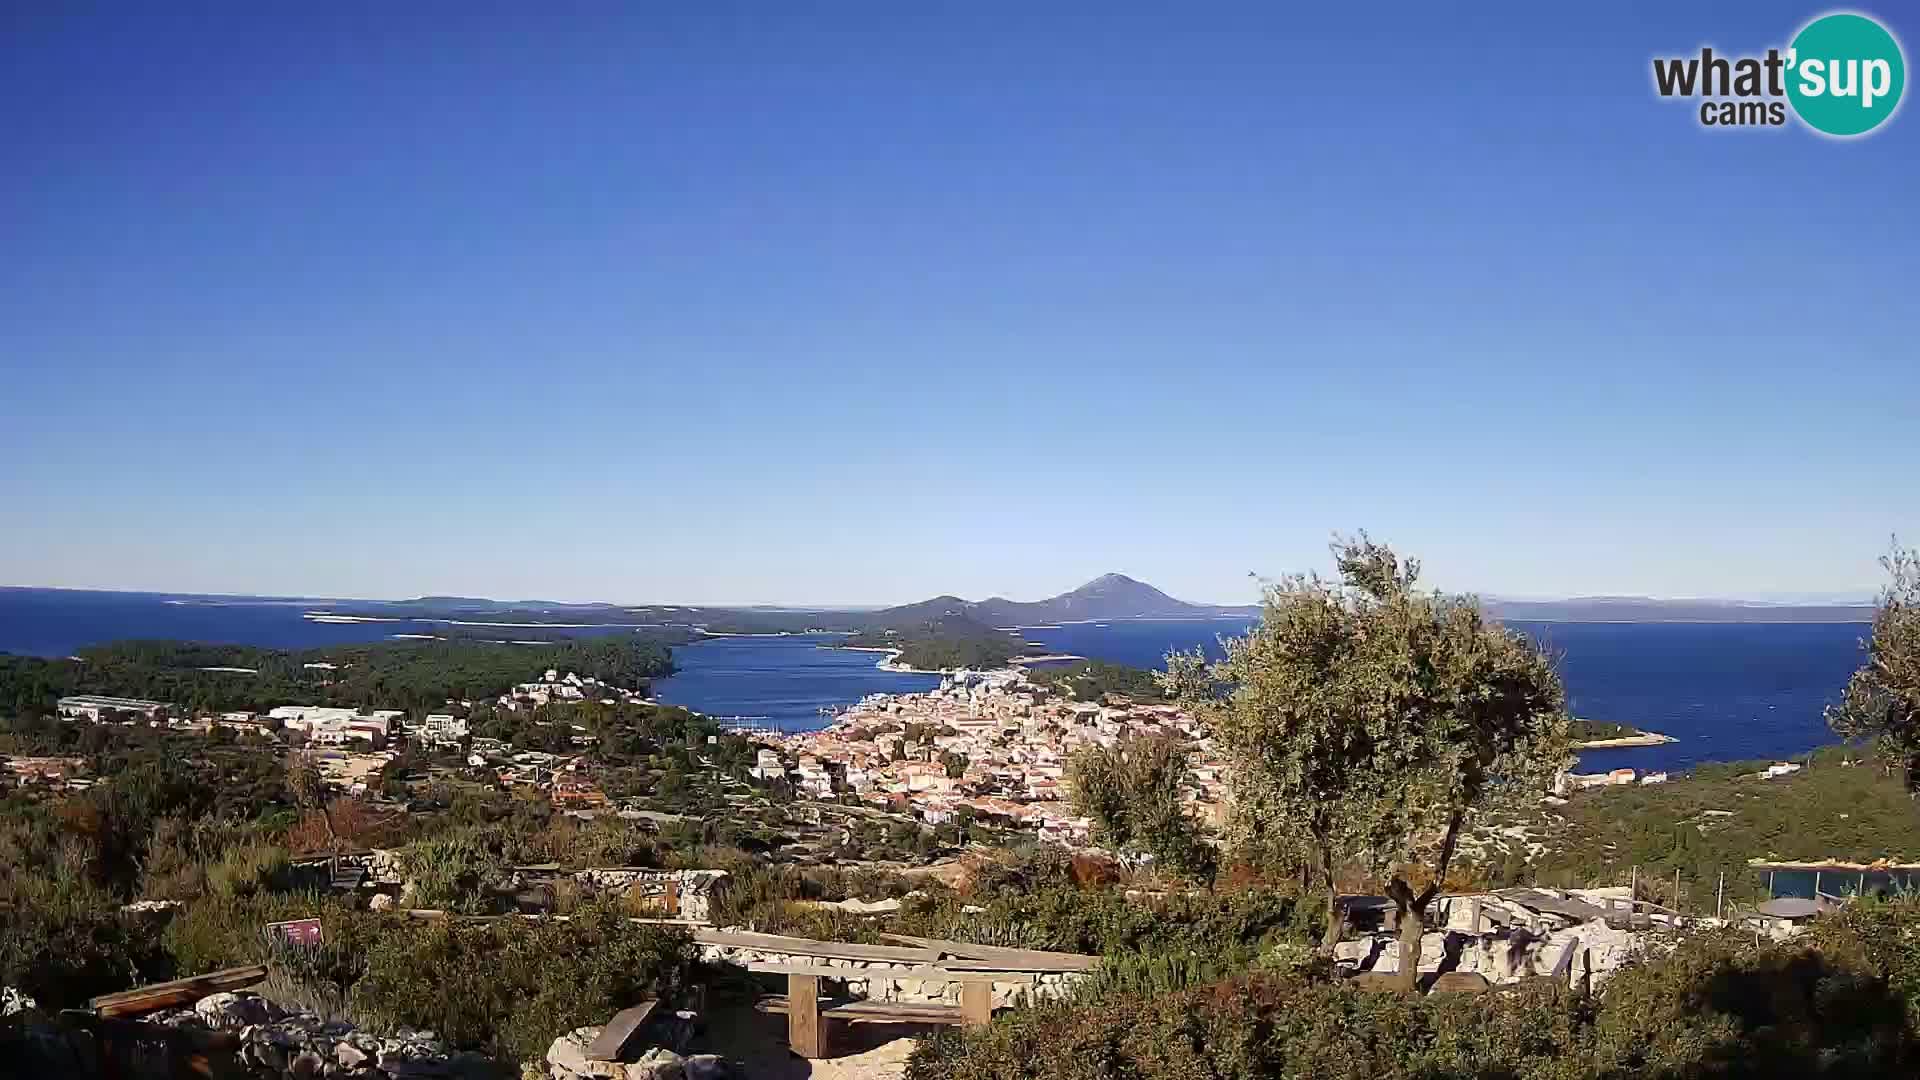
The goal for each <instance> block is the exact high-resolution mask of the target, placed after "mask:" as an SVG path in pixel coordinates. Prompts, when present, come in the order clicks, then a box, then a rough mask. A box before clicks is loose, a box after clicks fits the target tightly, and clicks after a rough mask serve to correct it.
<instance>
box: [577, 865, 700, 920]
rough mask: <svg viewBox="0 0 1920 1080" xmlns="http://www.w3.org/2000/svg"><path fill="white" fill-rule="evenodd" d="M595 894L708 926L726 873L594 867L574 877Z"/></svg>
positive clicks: (628, 867) (579, 872) (629, 867)
mask: <svg viewBox="0 0 1920 1080" xmlns="http://www.w3.org/2000/svg"><path fill="white" fill-rule="evenodd" d="M573 880H575V881H577V882H579V883H580V884H581V885H582V886H585V887H586V888H589V889H592V890H593V891H594V892H599V893H604V892H617V893H623V894H625V895H627V896H629V897H636V896H637V897H638V898H639V899H640V900H643V901H650V902H652V903H654V904H656V905H657V906H659V907H660V908H661V909H662V910H663V911H667V912H669V913H671V914H674V915H677V916H678V917H680V918H682V919H686V920H688V921H690V922H700V923H704V922H708V921H710V920H711V918H712V914H713V908H712V904H713V899H714V896H715V894H716V893H717V892H718V891H719V890H721V889H724V888H725V887H726V882H727V872H726V871H725V870H650V869H646V868H644V867H633V866H618V867H596V868H594V869H590V870H581V871H577V872H576V873H574V874H573Z"/></svg>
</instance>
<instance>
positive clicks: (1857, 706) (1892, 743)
mask: <svg viewBox="0 0 1920 1080" xmlns="http://www.w3.org/2000/svg"><path fill="white" fill-rule="evenodd" d="M1880 565H1882V566H1884V567H1886V569H1887V574H1888V576H1889V577H1890V578H1891V579H1892V580H1890V581H1889V582H1888V583H1887V587H1886V589H1885V590H1884V591H1883V592H1882V593H1881V594H1880V606H1879V609H1878V610H1877V611H1875V612H1874V616H1873V637H1872V638H1870V639H1869V640H1868V641H1867V642H1866V643H1865V647H1866V650H1867V660H1866V663H1864V664H1862V665H1861V666H1860V670H1858V671H1856V672H1854V673H1853V678H1851V679H1849V680H1848V681H1847V690H1846V693H1845V695H1844V696H1843V697H1842V698H1841V699H1840V703H1839V704H1838V705H1833V706H1829V707H1828V708H1827V725H1828V726H1829V727H1831V728H1833V731H1834V733H1835V734H1836V735H1839V736H1840V737H1841V738H1843V739H1847V740H1850V741H1851V740H1867V741H1871V742H1872V744H1873V749H1874V753H1876V754H1878V755H1879V756H1880V759H1881V760H1882V761H1883V762H1884V763H1885V764H1886V766H1887V768H1888V769H1889V770H1892V769H1895V768H1899V769H1901V770H1904V772H1905V774H1906V782H1907V789H1908V790H1909V791H1913V790H1915V789H1916V788H1917V787H1920V552H1915V551H1913V550H1911V549H1904V550H1903V549H1902V548H1901V547H1900V546H1899V544H1898V543H1897V542H1896V543H1895V544H1894V547H1893V550H1892V551H1891V552H1889V553H1888V554H1887V555H1886V557H1884V558H1882V559H1881V560H1880Z"/></svg>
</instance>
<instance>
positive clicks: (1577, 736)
mask: <svg viewBox="0 0 1920 1080" xmlns="http://www.w3.org/2000/svg"><path fill="white" fill-rule="evenodd" d="M1567 734H1568V735H1570V736H1571V737H1572V738H1573V748H1574V749H1575V750H1612V749H1624V748H1626V747H1630V746H1664V745H1666V744H1667V743H1670V742H1679V741H1680V740H1678V739H1676V738H1674V737H1673V736H1671V735H1662V734H1660V733H1659V732H1657V731H1641V730H1640V729H1639V728H1637V727H1634V726H1633V725H1631V724H1616V723H1612V722H1611V721H1606V720H1575V721H1573V723H1572V724H1570V725H1568V729H1567Z"/></svg>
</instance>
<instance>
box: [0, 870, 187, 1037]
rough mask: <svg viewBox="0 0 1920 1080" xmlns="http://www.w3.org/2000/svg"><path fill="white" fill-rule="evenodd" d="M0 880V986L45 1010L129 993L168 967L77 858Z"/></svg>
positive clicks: (74, 1006)
mask: <svg viewBox="0 0 1920 1080" xmlns="http://www.w3.org/2000/svg"><path fill="white" fill-rule="evenodd" d="M6 874H7V877H6V878H5V880H4V882H0V984H4V985H7V986H12V987H15V988H17V989H19V990H21V991H23V992H25V993H26V994H27V995H28V996H30V997H32V998H34V999H35V1000H37V1001H39V1002H40V1004H41V1005H42V1006H43V1007H45V1008H47V1009H65V1008H76V1007H79V1006H81V1005H84V1004H86V1000H87V998H89V997H92V996H94V995H95V994H105V993H111V992H113V991H115V990H124V989H126V988H127V986H129V985H131V984H133V983H137V982H139V981H140V979H141V977H142V975H143V974H145V973H147V972H150V971H152V970H154V969H155V968H156V967H159V966H161V965H163V964H164V959H163V958H162V957H161V956H160V955H159V953H158V952H157V951H156V950H155V949H154V947H153V943H152V941H151V940H150V939H149V937H148V936H147V935H145V934H143V933H142V932H141V931H140V930H139V929H138V928H137V927H135V926H133V925H131V924H130V923H129V922H128V921H127V920H126V919H124V918H122V917H121V915H120V912H119V901H118V900H117V899H116V898H115V897H114V896H113V895H112V894H111V893H109V892H107V891H106V890H104V889H102V888H101V887H100V886H98V885H96V884H95V883H93V882H92V881H91V880H89V878H88V876H87V875H86V874H85V873H83V872H82V871H81V869H80V866H79V864H78V860H74V861H71V862H67V863H64V864H56V865H55V866H54V867H52V869H51V873H45V874H42V873H36V872H33V871H31V870H29V869H27V868H26V867H23V866H19V865H15V866H12V867H9V868H8V870H7V871H6Z"/></svg>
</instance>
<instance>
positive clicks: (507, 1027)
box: [351, 904, 696, 1061]
mask: <svg viewBox="0 0 1920 1080" xmlns="http://www.w3.org/2000/svg"><path fill="white" fill-rule="evenodd" d="M695 957H696V950H695V949H694V946H693V943H692V939H690V938H689V937H687V936H686V935H685V934H684V933H681V932H679V931H676V930H672V929H668V928H664V927H658V926H642V925H635V924H633V923H631V922H628V921H627V920H626V918H625V917H624V916H623V915H621V914H620V913H619V912H618V911H617V910H616V909H615V908H613V907H612V906H611V905H602V904H595V905H588V906H586V907H584V908H582V909H581V910H580V911H579V912H578V913H576V914H575V915H573V916H572V917H571V918H570V919H567V920H564V921H563V920H559V919H540V920H532V921H527V920H520V919H502V920H498V921H490V922H464V921H460V920H452V919H449V920H435V921H433V922H429V923H424V924H422V923H415V922H409V921H408V920H404V919H393V920H390V921H388V922H387V923H386V924H385V925H383V926H382V927H381V933H380V934H379V935H378V936H375V937H373V938H372V939H371V940H370V941H369V943H368V948H367V952H366V973H365V974H364V975H362V976H361V977H360V978H359V980H358V981H357V982H356V983H355V984H354V986H353V989H352V994H351V1003H352V1010H353V1013H354V1014H355V1016H356V1017H358V1018H359V1019H360V1020H361V1022H363V1023H365V1024H367V1025H369V1026H372V1027H374V1028H376V1029H379V1028H393V1027H402V1026H404V1027H413V1028H430V1029H432V1030H433V1031H435V1032H438V1033H439V1034H440V1036H441V1037H442V1038H444V1039H446V1040H448V1041H449V1042H450V1043H452V1044H453V1045H455V1046H458V1047H461V1048H465V1049H473V1050H481V1051H484V1052H487V1053H491V1054H493V1055H494V1056H496V1057H498V1058H500V1059H502V1060H506V1061H537V1060H539V1059H540V1058H541V1056H542V1055H544V1054H545V1053H546V1050H547V1047H548V1046H549V1045H550V1044H551V1043H552V1042H553V1040H554V1039H555V1038H557V1037H559V1036H560V1035H562V1034H565V1033H566V1032H568V1031H571V1030H572V1029H574V1028H577V1027H581V1026H583V1025H586V1024H596V1023H603V1022H605V1020H606V1019H607V1017H609V1016H612V1015H613V1014H614V1013H615V1012H617V1011H619V1010H620V1009H623V1008H626V1007H628V1006H630V1005H633V1004H636V1003H637V1002H639V1001H640V1000H641V999H642V998H644V997H648V996H657V997H660V998H663V999H670V998H672V997H674V996H676V995H677V994H678V993H679V992H680V990H681V989H682V987H683V986H684V985H685V984H686V981H687V977H688V974H689V972H690V971H691V970H692V967H693V964H694V962H695Z"/></svg>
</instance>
